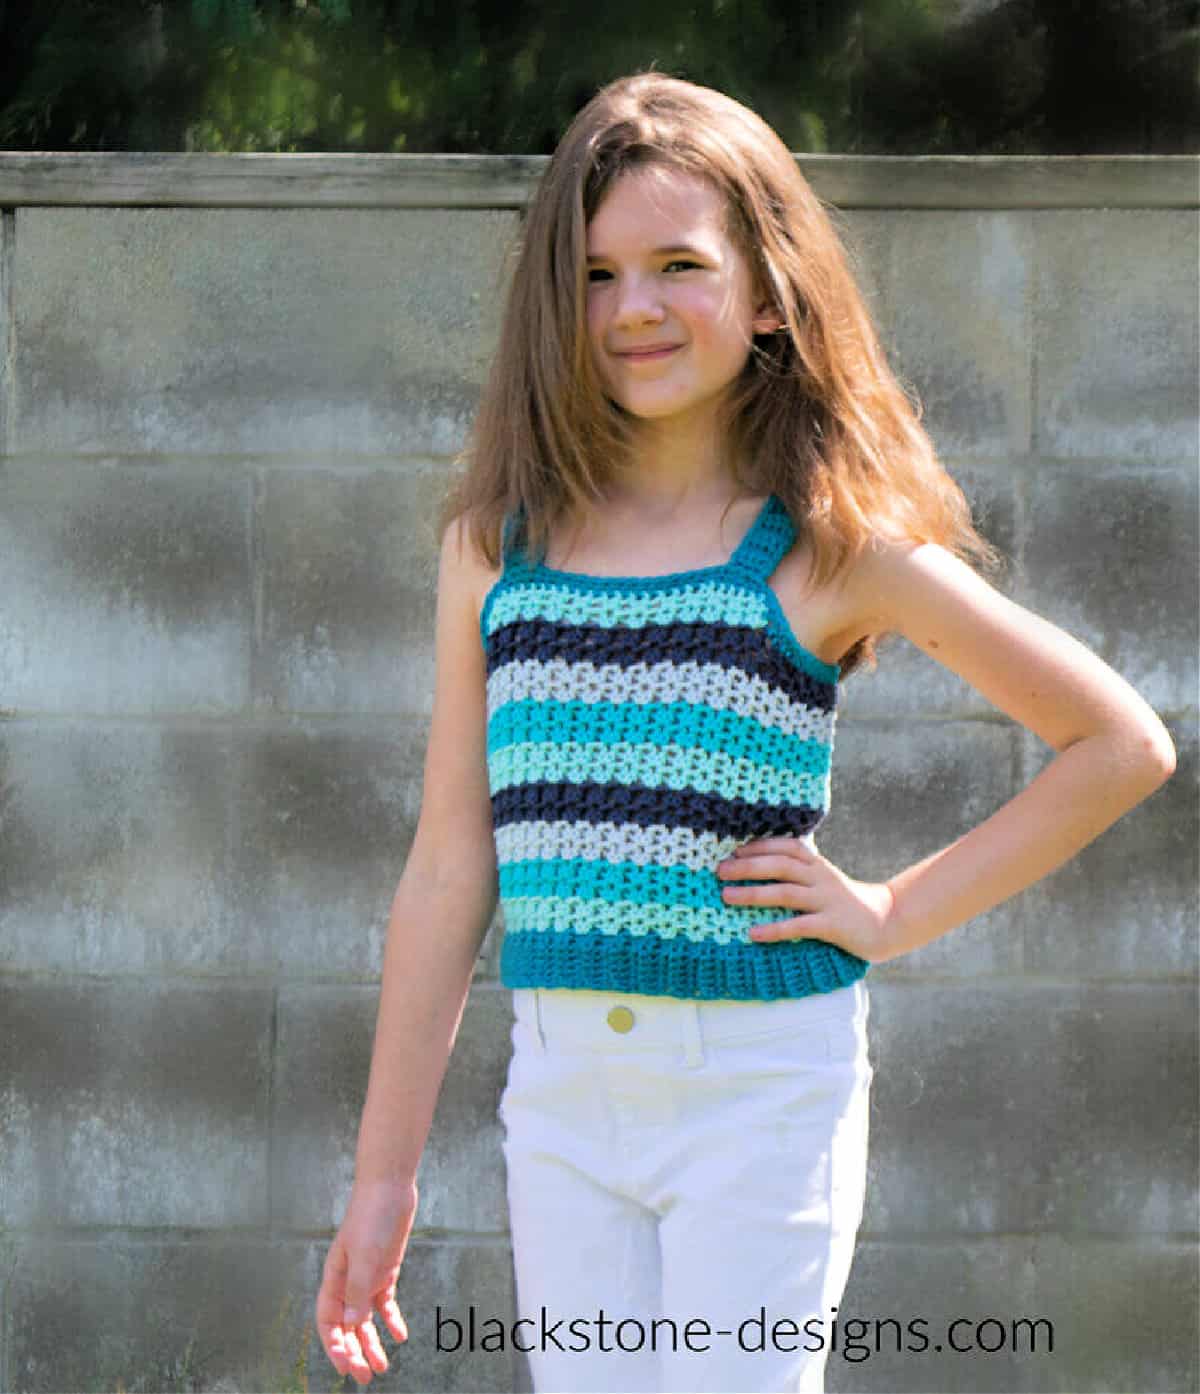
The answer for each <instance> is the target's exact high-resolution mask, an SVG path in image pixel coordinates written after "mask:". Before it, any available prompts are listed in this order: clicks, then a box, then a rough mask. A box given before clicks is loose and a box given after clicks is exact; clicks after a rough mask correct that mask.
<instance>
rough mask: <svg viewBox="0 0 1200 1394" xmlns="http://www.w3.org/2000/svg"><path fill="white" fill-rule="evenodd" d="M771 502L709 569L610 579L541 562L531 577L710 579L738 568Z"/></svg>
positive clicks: (771, 500) (633, 581)
mask: <svg viewBox="0 0 1200 1394" xmlns="http://www.w3.org/2000/svg"><path fill="white" fill-rule="evenodd" d="M775 503H776V497H775V494H774V493H770V494H768V495H767V497H766V498H765V499H764V501H763V503H762V506H761V507H760V508H759V510H758V512H757V514H755V517H754V521H753V522H752V523H751V524H750V526H749V527H748V528H747V529H746V531H745V532H744V533H743V534H742V539H741V541H740V542H739V543H738V544H737V546H736V547H735V548H734V549H733V552H732V553H731V554H730V556H729V559H728V560H727V561H723V562H717V563H716V564H714V565H712V566H700V567H693V568H692V569H691V570H690V571H660V572H658V573H656V574H655V575H652V576H629V575H625V574H623V573H622V574H618V575H614V576H596V575H593V574H592V573H591V572H588V571H564V570H562V569H561V568H560V567H557V566H547V565H546V563H545V562H544V561H539V562H538V563H537V565H536V566H534V567H533V568H532V571H533V574H534V575H535V576H536V575H544V576H561V577H563V578H564V579H565V580H568V581H587V582H589V583H590V584H593V585H605V584H606V583H608V582H612V581H619V582H622V583H627V584H629V585H645V584H646V583H648V582H649V583H653V582H657V581H686V580H691V579H692V578H693V577H696V576H711V575H714V574H715V573H717V572H721V571H729V570H730V568H732V567H736V566H737V565H738V563H739V562H740V561H741V559H742V557H743V556H744V555H745V554H747V553H749V551H750V549H751V547H752V546H753V541H754V538H755V536H756V535H757V534H758V532H759V531H760V530H761V529H762V527H763V526H764V524H765V522H766V519H767V517H768V515H769V514H770V512H771V510H772V508H773V507H774V505H775Z"/></svg>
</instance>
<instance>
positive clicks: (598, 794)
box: [492, 781, 825, 841]
mask: <svg viewBox="0 0 1200 1394" xmlns="http://www.w3.org/2000/svg"><path fill="white" fill-rule="evenodd" d="M824 816H825V813H824V810H823V809H820V808H812V807H809V806H808V805H806V804H772V803H761V802H759V803H750V802H748V801H747V800H745V799H728V798H725V797H724V796H723V795H721V794H706V793H701V792H699V791H698V790H695V789H647V788H646V787H644V786H643V785H640V784H598V783H595V782H593V781H586V782H584V783H582V784H567V783H560V784H551V783H539V782H537V781H534V782H531V783H527V784H516V785H513V786H512V787H511V788H509V789H501V790H500V791H499V792H498V793H496V794H493V795H492V823H493V826H494V827H496V828H502V827H506V826H507V825H508V824H509V823H529V822H533V821H534V820H536V819H542V820H544V821H546V822H557V821H559V820H562V819H565V820H567V821H569V822H584V823H633V824H635V825H636V826H637V827H639V828H647V827H649V826H650V825H651V824H652V823H659V824H665V825H666V826H667V827H669V828H690V829H691V830H692V831H693V832H697V833H715V834H716V835H717V836H718V837H735V838H740V839H742V840H743V841H746V840H748V839H750V838H759V837H803V836H804V835H805V833H810V832H812V831H813V829H814V828H816V827H817V825H818V824H819V823H820V822H821V820H822V819H823V818H824Z"/></svg>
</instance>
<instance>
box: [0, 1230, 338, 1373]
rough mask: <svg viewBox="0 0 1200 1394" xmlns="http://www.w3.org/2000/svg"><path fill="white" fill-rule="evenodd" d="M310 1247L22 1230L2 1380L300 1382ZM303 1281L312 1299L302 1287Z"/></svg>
mask: <svg viewBox="0 0 1200 1394" xmlns="http://www.w3.org/2000/svg"><path fill="white" fill-rule="evenodd" d="M310 1247H311V1246H309V1245H304V1244H292V1245H287V1244H277V1243H273V1242H271V1241H270V1240H269V1239H267V1238H266V1236H265V1235H261V1234H256V1235H250V1236H246V1235H242V1236H233V1235H229V1236H224V1237H222V1238H221V1239H219V1240H213V1241H211V1242H194V1241H193V1242H187V1241H184V1240H182V1239H170V1240H161V1239H140V1238H138V1237H135V1236H132V1235H122V1234H119V1233H117V1234H108V1235H104V1236H103V1237H102V1238H100V1239H99V1240H92V1241H75V1242H71V1241H63V1240H61V1239H57V1240H56V1239H48V1238H47V1237H46V1236H45V1235H38V1236H25V1237H22V1238H20V1239H19V1240H17V1241H15V1242H14V1243H13V1259H14V1264H13V1271H12V1278H11V1281H10V1284H9V1296H8V1311H9V1332H10V1334H9V1349H8V1378H9V1383H7V1384H6V1385H5V1388H6V1389H10V1390H12V1391H13V1394H60V1392H61V1391H62V1390H67V1389H71V1390H109V1389H127V1390H130V1391H137V1390H145V1391H151V1390H156V1391H157V1390H168V1389H211V1390H225V1391H228V1394H233V1392H234V1391H243V1390H244V1391H247V1394H249V1391H262V1390H283V1389H296V1388H301V1387H302V1386H301V1385H300V1384H299V1383H298V1382H296V1363H297V1360H298V1359H300V1360H303V1361H305V1362H306V1363H307V1365H308V1367H309V1368H310V1369H313V1368H315V1364H314V1362H313V1360H312V1355H311V1352H310V1351H309V1349H308V1345H307V1337H306V1335H305V1333H304V1323H305V1322H306V1321H307V1320H309V1319H310V1318H311V1313H312V1301H313V1299H314V1298H315V1295H316V1286H315V1285H314V1284H313V1282H312V1270H313V1268H314V1264H313V1262H312V1257H311V1253H310ZM305 1278H307V1280H308V1281H307V1283H306V1289H307V1290H311V1292H312V1297H309V1296H308V1291H307V1290H305V1291H303V1292H297V1288H298V1287H299V1283H298V1281H297V1280H298V1279H300V1280H303V1279H305ZM327 1368H328V1370H329V1373H330V1375H333V1374H334V1371H333V1367H332V1366H331V1365H327ZM321 1387H323V1388H331V1387H335V1385H334V1383H333V1382H332V1381H331V1382H330V1383H329V1384H326V1385H323V1386H321Z"/></svg>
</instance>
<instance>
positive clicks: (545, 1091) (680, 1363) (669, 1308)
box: [499, 979, 874, 1394]
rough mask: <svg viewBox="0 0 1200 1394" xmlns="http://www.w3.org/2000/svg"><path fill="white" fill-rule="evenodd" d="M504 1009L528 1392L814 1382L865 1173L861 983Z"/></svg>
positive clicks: (529, 996)
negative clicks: (766, 996) (718, 997)
mask: <svg viewBox="0 0 1200 1394" xmlns="http://www.w3.org/2000/svg"><path fill="white" fill-rule="evenodd" d="M513 1005H514V1010H515V1014H516V1020H515V1022H514V1024H513V1030H512V1041H513V1057H512V1062H511V1064H510V1066H509V1073H508V1080H507V1083H506V1085H505V1088H504V1092H503V1095H502V1097H501V1100H500V1110H499V1113H500V1118H501V1120H502V1122H503V1124H504V1158H505V1162H506V1164H507V1168H508V1203H509V1216H510V1222H511V1226H512V1240H513V1259H514V1266H515V1272H516V1282H517V1306H518V1317H519V1319H520V1326H519V1327H518V1328H517V1330H516V1333H515V1334H516V1338H517V1343H518V1344H520V1345H521V1346H522V1348H524V1349H526V1350H527V1351H528V1356H529V1362H530V1369H531V1373H532V1376H533V1382H534V1388H535V1390H536V1391H537V1394H548V1391H560V1392H563V1394H565V1392H566V1391H576V1390H604V1391H608V1392H609V1394H616V1392H617V1391H634V1392H636V1394H650V1391H667V1390H680V1391H689V1394H701V1391H709V1390H736V1391H742V1392H743V1394H745V1392H746V1391H752V1390H801V1391H813V1390H817V1391H820V1390H823V1388H824V1378H825V1363H826V1359H827V1356H828V1353H829V1351H828V1347H829V1343H830V1340H831V1334H832V1333H831V1327H832V1322H833V1321H834V1319H835V1318H836V1317H837V1307H838V1304H839V1302H840V1301H841V1297H842V1293H843V1291H844V1289H845V1286H846V1281H847V1279H848V1277H849V1274H850V1265H851V1261H852V1259H853V1256H854V1245H855V1240H856V1237H857V1233H858V1226H859V1222H860V1221H861V1219H862V1210H863V1198H864V1193H865V1188H866V1168H867V1114H868V1099H869V1093H870V1085H871V1080H872V1077H873V1075H874V1070H873V1069H872V1066H871V1064H870V1062H869V1058H868V1049H867V1015H868V1006H869V998H868V993H867V988H866V984H865V983H864V982H863V981H862V980H861V979H860V980H859V981H857V982H855V983H853V984H851V985H850V986H849V987H845V988H838V989H836V990H835V991H833V992H828V993H821V994H817V995H814V996H810V997H800V998H789V999H783V1000H779V1001H769V1002H766V1001H764V1002H745V1001H711V1002H710V1001H690V1000H684V999H680V998H674V997H650V996H640V995H638V994H636V993H628V994H623V993H612V992H585V991H575V990H567V989H554V990H546V989H542V988H518V989H516V990H515V991H514V992H513ZM614 1008H616V1009H618V1010H617V1011H616V1012H614V1010H613V1009H614ZM622 1009H623V1010H622ZM622 1028H624V1029H622ZM655 1319H658V1320H655ZM555 1322H558V1323H559V1324H558V1325H557V1326H555ZM806 1323H807V1324H806Z"/></svg>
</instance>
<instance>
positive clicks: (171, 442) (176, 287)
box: [9, 207, 516, 456]
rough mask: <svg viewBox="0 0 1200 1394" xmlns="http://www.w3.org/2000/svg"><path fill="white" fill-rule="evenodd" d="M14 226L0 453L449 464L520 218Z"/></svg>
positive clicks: (360, 216) (318, 211)
mask: <svg viewBox="0 0 1200 1394" xmlns="http://www.w3.org/2000/svg"><path fill="white" fill-rule="evenodd" d="M16 222H17V232H16V251H15V256H14V274H13V300H14V331H15V332H14V338H15V359H14V361H15V364H16V368H15V375H16V399H17V402H18V404H19V405H18V410H17V413H16V417H15V419H14V421H13V422H12V424H11V429H10V444H9V449H10V450H13V451H43V452H44V451H65V452H70V453H75V452H78V451H87V452H92V451H164V452H171V453H178V452H180V451H186V452H189V453H191V452H195V451H204V452H208V451H218V452H222V453H234V452H238V453H251V452H252V453H256V454H266V455H278V454H283V453H292V452H302V453H305V454H308V453H310V452H313V453H319V452H339V453H343V452H344V453H363V452H378V453H380V454H386V455H389V456H391V455H394V454H395V453H396V451H397V444H398V443H399V448H400V450H401V451H403V452H405V453H414V454H422V453H427V452H430V451H432V452H434V453H436V454H450V453H452V452H453V451H455V450H457V449H458V448H459V446H460V445H461V444H462V441H463V438H464V435H465V430H466V427H467V425H468V424H469V421H470V418H471V416H472V414H473V412H474V408H475V403H476V401H477V399H478V394H479V388H480V385H481V384H482V382H483V380H484V374H485V372H486V369H487V363H488V360H489V359H490V357H491V352H492V348H493V344H494V340H495V336H496V334H497V332H498V326H499V319H500V313H501V310H502V303H503V293H504V289H505V281H504V255H505V252H506V249H507V247H508V244H509V242H510V239H511V236H512V234H513V232H514V231H515V225H516V215H515V214H514V213H511V212H505V211H500V210H494V209H468V208H459V209H434V208H428V209H425V208H397V209H351V208H295V209H285V208H261V209H258V208H83V207H78V208H75V207H56V208H19V209H18V210H17V214H16ZM448 247H453V249H454V255H453V256H447V255H446V249H447V248H448ZM97 266H103V268H104V274H103V275H102V276H98V275H96V274H94V268H95V267H97ZM231 326H233V327H234V332H232V333H231Z"/></svg>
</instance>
